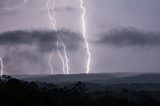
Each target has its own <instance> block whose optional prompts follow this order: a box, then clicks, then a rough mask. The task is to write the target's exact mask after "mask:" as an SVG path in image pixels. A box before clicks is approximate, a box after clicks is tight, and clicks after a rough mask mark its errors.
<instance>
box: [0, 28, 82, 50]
mask: <svg viewBox="0 0 160 106" xmlns="http://www.w3.org/2000/svg"><path fill="white" fill-rule="evenodd" d="M58 34H59V35H60V36H61V38H62V40H63V41H64V43H65V45H66V47H67V49H75V48H78V47H79V46H80V44H81V42H82V38H81V37H80V35H79V34H77V33H75V32H72V31H69V30H60V31H58ZM57 41H58V37H57V33H56V32H55V31H40V30H35V31H22V30H21V31H10V32H5V33H1V34H0V45H3V46H17V45H30V46H33V45H35V46H37V48H38V49H39V50H41V51H44V52H48V51H52V50H53V48H56V43H57Z"/></svg>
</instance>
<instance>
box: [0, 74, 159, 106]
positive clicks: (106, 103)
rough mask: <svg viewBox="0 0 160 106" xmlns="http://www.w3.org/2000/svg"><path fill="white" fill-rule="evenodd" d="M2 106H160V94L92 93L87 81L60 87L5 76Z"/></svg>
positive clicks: (0, 86) (0, 82)
mask: <svg viewBox="0 0 160 106" xmlns="http://www.w3.org/2000/svg"><path fill="white" fill-rule="evenodd" d="M0 106H160V92H159V91H144V90H140V91H135V90H128V89H123V90H117V91H115V90H114V91H112V90H107V89H106V90H105V91H94V92H89V91H88V90H87V89H86V83H83V82H77V83H75V84H74V86H73V87H71V88H68V87H67V86H64V87H61V88H59V87H57V85H54V84H47V83H37V82H27V81H23V80H18V79H15V78H11V77H10V76H5V75H4V76H2V77H1V79H0Z"/></svg>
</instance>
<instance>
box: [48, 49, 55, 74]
mask: <svg viewBox="0 0 160 106" xmlns="http://www.w3.org/2000/svg"><path fill="white" fill-rule="evenodd" d="M53 55H54V51H53V53H52V54H51V55H50V56H49V62H48V64H49V66H50V68H51V74H53V66H52V64H51V59H52V57H53Z"/></svg>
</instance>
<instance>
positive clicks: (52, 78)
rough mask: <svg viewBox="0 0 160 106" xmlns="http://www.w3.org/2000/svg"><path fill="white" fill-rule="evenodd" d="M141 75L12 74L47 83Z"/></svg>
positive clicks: (102, 79) (101, 81) (20, 77)
mask: <svg viewBox="0 0 160 106" xmlns="http://www.w3.org/2000/svg"><path fill="white" fill-rule="evenodd" d="M138 75H141V74H140V73H99V74H71V75H14V76H12V77H14V78H18V79H23V80H27V81H39V82H47V83H70V82H77V81H82V82H94V83H104V82H107V81H110V80H111V81H113V82H114V79H115V80H116V79H121V78H129V77H133V76H138Z"/></svg>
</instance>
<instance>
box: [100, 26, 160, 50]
mask: <svg viewBox="0 0 160 106" xmlns="http://www.w3.org/2000/svg"><path fill="white" fill-rule="evenodd" d="M98 43H101V44H109V45H112V46H138V47H144V46H160V33H154V32H147V31H142V30H137V29H136V28H120V29H114V30H111V31H109V32H108V33H103V34H102V37H101V38H100V40H99V41H98Z"/></svg>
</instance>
